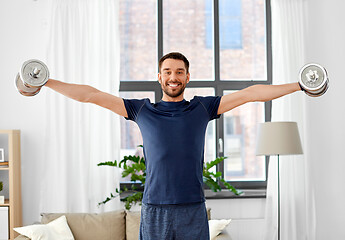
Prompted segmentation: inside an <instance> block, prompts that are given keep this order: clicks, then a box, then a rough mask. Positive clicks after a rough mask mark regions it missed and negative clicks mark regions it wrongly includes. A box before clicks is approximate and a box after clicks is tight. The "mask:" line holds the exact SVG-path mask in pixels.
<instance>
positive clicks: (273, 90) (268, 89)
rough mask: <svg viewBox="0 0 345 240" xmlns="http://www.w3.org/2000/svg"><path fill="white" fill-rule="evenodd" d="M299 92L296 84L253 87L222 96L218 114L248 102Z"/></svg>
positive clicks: (265, 100) (262, 100)
mask: <svg viewBox="0 0 345 240" xmlns="http://www.w3.org/2000/svg"><path fill="white" fill-rule="evenodd" d="M300 90H301V88H300V86H299V84H298V83H297V82H296V83H288V84H282V85H259V84H258V85H253V86H250V87H247V88H245V89H242V90H240V91H237V92H235V93H231V94H227V95H224V96H222V98H221V101H220V104H219V108H218V114H222V113H225V112H227V111H230V110H231V109H233V108H235V107H238V106H240V105H242V104H245V103H248V102H267V101H270V100H273V99H276V98H279V97H282V96H285V95H287V94H290V93H293V92H296V91H300Z"/></svg>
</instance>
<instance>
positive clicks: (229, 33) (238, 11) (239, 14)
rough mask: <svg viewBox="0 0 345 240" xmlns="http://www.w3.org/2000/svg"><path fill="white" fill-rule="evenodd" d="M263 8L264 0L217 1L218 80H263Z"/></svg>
mask: <svg viewBox="0 0 345 240" xmlns="http://www.w3.org/2000/svg"><path fill="white" fill-rule="evenodd" d="M265 9H266V7H265V0H253V1H241V0H220V1H219V35H220V36H219V42H220V78H221V79H222V80H244V79H245V80H267V73H266V12H265Z"/></svg>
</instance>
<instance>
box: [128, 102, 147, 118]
mask: <svg viewBox="0 0 345 240" xmlns="http://www.w3.org/2000/svg"><path fill="white" fill-rule="evenodd" d="M123 102H124V104H125V108H126V111H127V115H128V117H125V119H127V120H132V121H136V119H137V117H138V114H139V112H140V110H141V108H142V107H143V106H144V104H145V99H123Z"/></svg>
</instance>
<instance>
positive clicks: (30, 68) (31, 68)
mask: <svg viewBox="0 0 345 240" xmlns="http://www.w3.org/2000/svg"><path fill="white" fill-rule="evenodd" d="M33 73H35V74H33ZM19 74H20V78H21V79H22V80H23V84H24V85H28V86H32V87H41V86H43V85H44V84H45V83H46V82H47V81H48V79H49V70H48V67H47V66H46V65H45V64H44V63H43V62H41V61H40V60H37V59H32V60H28V61H26V62H24V63H23V65H22V67H21V69H20V71H19Z"/></svg>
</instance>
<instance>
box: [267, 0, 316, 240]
mask: <svg viewBox="0 0 345 240" xmlns="http://www.w3.org/2000/svg"><path fill="white" fill-rule="evenodd" d="M271 8H272V9H271V10H272V55H273V84H284V83H291V82H296V81H298V73H299V70H300V69H301V68H302V67H303V65H304V64H305V62H304V59H305V56H304V48H305V47H304V38H305V36H304V32H305V29H304V28H305V25H306V15H305V14H307V9H306V1H305V0H288V1H287V0H273V1H271ZM306 97H307V96H306V95H305V94H304V93H302V92H298V93H294V94H292V95H289V96H285V97H282V98H280V99H277V100H274V101H273V105H272V121H296V122H297V123H298V127H299V132H300V136H301V140H302V147H303V150H304V154H303V155H296V156H280V179H281V181H280V182H281V227H280V231H281V239H282V240H302V239H303V240H307V239H310V240H313V239H315V232H316V226H315V225H316V223H315V221H316V220H315V199H314V186H313V183H312V182H311V174H310V171H311V167H310V165H311V164H310V161H311V159H310V158H309V157H308V154H307V153H308V149H306V146H307V145H306V144H305V142H306V141H307V139H305V137H304V136H306V134H305V133H304V132H305V129H306V128H305V125H306V122H305V116H304V112H305V109H304V108H305V99H306ZM277 195H278V194H277V157H274V156H271V157H270V165H269V172H268V187H267V204H266V225H265V231H264V240H273V239H274V240H276V239H278V237H277V234H278V232H277V201H278V200H277Z"/></svg>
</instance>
